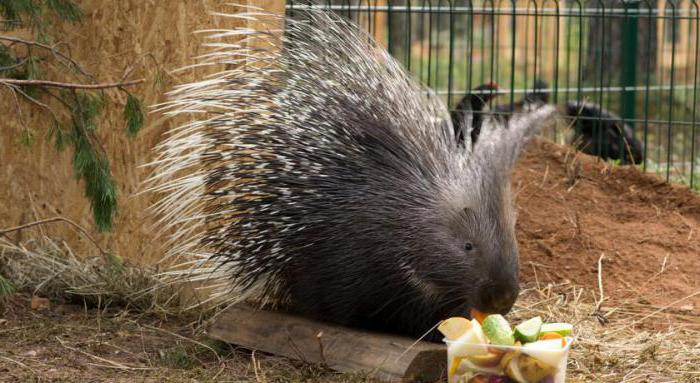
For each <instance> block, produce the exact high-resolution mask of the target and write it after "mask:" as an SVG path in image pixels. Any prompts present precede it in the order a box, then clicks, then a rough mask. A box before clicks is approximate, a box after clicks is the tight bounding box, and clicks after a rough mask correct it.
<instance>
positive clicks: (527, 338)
mask: <svg viewBox="0 0 700 383" xmlns="http://www.w3.org/2000/svg"><path fill="white" fill-rule="evenodd" d="M471 315H472V318H473V319H472V320H471V321H469V320H467V319H466V318H459V317H455V318H449V319H446V320H444V321H443V322H442V323H440V325H439V326H438V330H439V331H440V332H441V333H442V334H443V335H445V342H446V343H447V345H448V349H447V353H448V360H449V362H450V366H449V371H448V372H449V374H448V376H449V381H450V382H451V383H563V379H564V377H565V374H566V372H565V369H566V357H567V354H568V350H569V348H568V345H569V342H570V338H567V335H570V334H571V333H572V326H571V325H570V324H568V323H548V324H543V323H542V319H541V318H540V317H534V318H531V319H529V320H526V321H524V322H522V323H520V324H519V325H518V326H516V327H515V328H514V329H511V326H510V324H508V321H506V319H505V318H504V317H503V316H502V315H499V314H492V315H485V314H483V313H481V312H479V311H477V310H472V313H471Z"/></svg>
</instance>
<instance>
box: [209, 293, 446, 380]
mask: <svg viewBox="0 0 700 383" xmlns="http://www.w3.org/2000/svg"><path fill="white" fill-rule="evenodd" d="M208 335H209V336H210V337H212V338H214V339H218V340H221V341H225V342H228V343H232V344H235V345H238V346H242V347H245V348H247V349H251V350H259V351H263V352H267V353H270V354H275V355H280V356H284V357H287V358H292V359H298V360H302V361H305V362H308V363H318V364H324V365H326V366H328V367H330V368H332V369H334V370H336V371H340V372H360V371H364V372H370V373H372V375H373V376H374V377H375V378H377V379H380V380H388V381H411V382H414V381H426V382H435V381H438V380H440V379H442V378H443V377H444V376H445V375H446V373H445V372H446V364H447V354H446V350H445V346H444V345H441V344H435V343H428V342H419V343H418V344H416V345H415V346H413V347H411V348H410V349H409V347H410V346H411V345H412V344H413V343H414V342H413V340H411V339H408V338H403V337H399V336H394V335H386V334H377V333H370V332H366V331H361V330H355V329H349V328H345V327H339V326H335V325H331V324H326V323H321V322H316V321H312V320H309V319H306V318H302V317H299V316H294V315H289V314H285V313H280V312H271V311H264V310H257V309H255V308H252V307H250V306H247V305H237V306H234V307H231V308H229V309H228V310H226V311H225V312H223V313H221V314H219V316H217V318H216V319H215V321H214V322H213V323H212V325H211V326H210V327H209V329H208Z"/></svg>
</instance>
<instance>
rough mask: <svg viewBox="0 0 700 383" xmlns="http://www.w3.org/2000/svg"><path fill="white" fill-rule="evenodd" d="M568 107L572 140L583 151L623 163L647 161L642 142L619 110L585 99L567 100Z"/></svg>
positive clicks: (566, 106) (566, 107)
mask: <svg viewBox="0 0 700 383" xmlns="http://www.w3.org/2000/svg"><path fill="white" fill-rule="evenodd" d="M565 110H566V114H567V116H568V117H570V118H571V119H573V129H574V135H573V138H572V143H573V144H576V145H577V146H578V147H579V148H580V150H581V151H582V152H584V153H587V154H591V155H594V156H598V157H601V158H603V159H605V160H608V159H611V160H619V161H620V163H621V164H641V163H643V162H644V151H643V148H642V144H641V143H640V142H639V140H638V139H637V138H636V137H635V136H634V131H633V130H632V128H631V127H630V126H629V125H627V124H625V123H624V122H623V121H622V118H621V117H620V116H618V115H617V114H615V113H613V112H611V111H608V110H605V109H603V108H602V107H601V106H600V105H597V104H594V103H591V102H584V101H567V102H566V104H565Z"/></svg>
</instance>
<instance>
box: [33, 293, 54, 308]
mask: <svg viewBox="0 0 700 383" xmlns="http://www.w3.org/2000/svg"><path fill="white" fill-rule="evenodd" d="M50 307H51V302H50V301H49V300H48V298H42V297H38V296H36V295H34V296H32V310H48V309H49V308H50Z"/></svg>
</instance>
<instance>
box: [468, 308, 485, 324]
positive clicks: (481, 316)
mask: <svg viewBox="0 0 700 383" xmlns="http://www.w3.org/2000/svg"><path fill="white" fill-rule="evenodd" d="M469 315H471V317H472V319H476V321H477V322H479V323H484V319H486V317H487V316H489V314H486V313H482V312H481V311H479V310H477V309H471V311H470V313H469Z"/></svg>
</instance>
